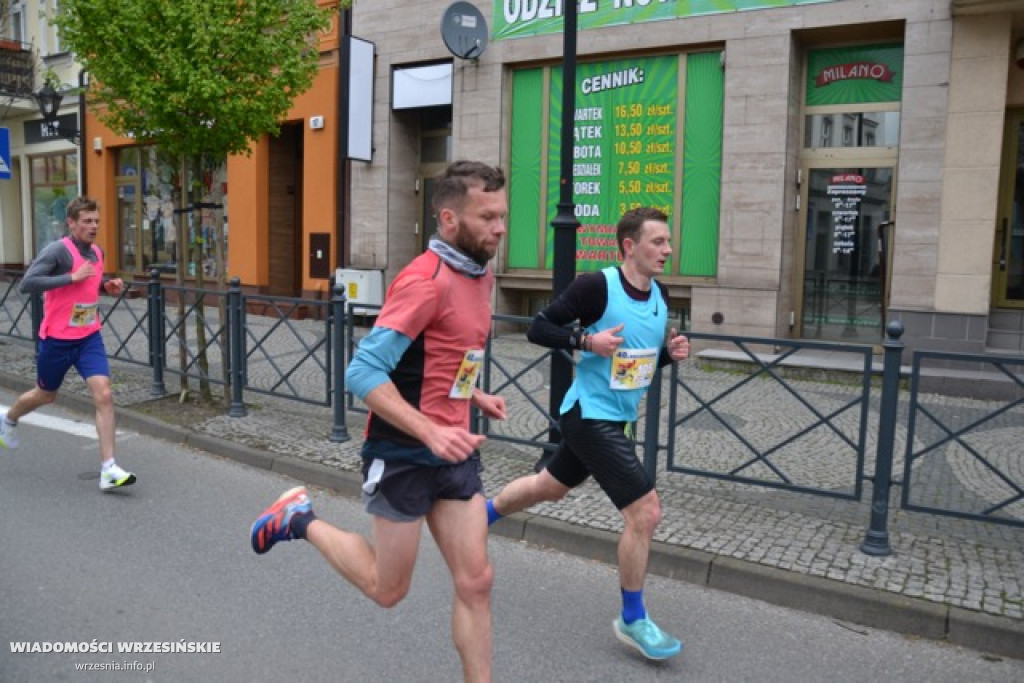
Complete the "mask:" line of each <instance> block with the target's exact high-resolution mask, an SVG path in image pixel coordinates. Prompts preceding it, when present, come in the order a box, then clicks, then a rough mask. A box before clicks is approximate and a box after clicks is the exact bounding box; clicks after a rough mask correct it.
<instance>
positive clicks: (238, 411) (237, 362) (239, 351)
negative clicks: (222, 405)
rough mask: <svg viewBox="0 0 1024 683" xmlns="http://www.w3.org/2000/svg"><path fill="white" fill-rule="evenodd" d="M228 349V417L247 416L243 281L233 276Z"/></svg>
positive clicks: (229, 291)
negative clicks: (244, 387) (244, 389)
mask: <svg viewBox="0 0 1024 683" xmlns="http://www.w3.org/2000/svg"><path fill="white" fill-rule="evenodd" d="M228 351H229V354H228V355H229V357H230V359H231V360H230V362H231V368H230V369H229V371H228V378H229V380H230V382H231V408H230V409H229V410H228V417H245V416H246V414H247V410H246V408H245V401H244V400H243V396H242V384H243V383H244V380H243V377H244V370H243V368H242V365H243V363H244V362H245V329H244V325H243V324H242V281H241V279H239V278H237V277H233V278H231V283H230V287H229V288H228Z"/></svg>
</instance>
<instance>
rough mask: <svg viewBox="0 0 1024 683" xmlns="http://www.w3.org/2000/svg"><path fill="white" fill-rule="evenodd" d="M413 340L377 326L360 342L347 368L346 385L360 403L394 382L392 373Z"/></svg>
mask: <svg viewBox="0 0 1024 683" xmlns="http://www.w3.org/2000/svg"><path fill="white" fill-rule="evenodd" d="M411 345H412V340H411V339H409V338H408V337H406V336H405V335H404V334H402V333H401V332H396V331H394V330H392V329H389V328H387V327H374V328H373V329H372V330H370V333H369V334H368V335H366V336H365V337H364V338H363V339H362V341H360V342H359V348H358V349H357V350H356V353H355V355H354V356H353V357H352V360H351V361H349V364H348V369H346V370H345V386H346V387H348V390H349V391H351V392H352V393H353V394H355V395H356V396H358V397H359V400H363V399H365V398H366V396H367V394H369V393H370V392H371V391H373V390H374V389H376V388H377V387H379V386H380V385H381V384H384V383H385V382H390V381H391V372H392V371H393V370H394V369H395V368H396V367H398V361H399V360H401V359H402V355H403V354H404V353H405V351H406V349H408V348H409V346H411Z"/></svg>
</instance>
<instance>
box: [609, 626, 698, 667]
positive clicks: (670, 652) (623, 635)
mask: <svg viewBox="0 0 1024 683" xmlns="http://www.w3.org/2000/svg"><path fill="white" fill-rule="evenodd" d="M612 627H613V628H614V629H615V637H616V638H618V639H619V640H621V641H622V642H624V643H625V644H626V645H629V646H630V647H633V648H636V649H637V650H639V651H640V653H641V654H642V655H643V656H644V657H647V659H668V658H669V657H672V656H674V655H677V654H679V652H680V651H681V650H682V649H683V644H682V643H680V642H679V641H678V640H676V639H675V638H673V637H672V636H670V635H669V634H667V633H665V632H664V631H662V630H661V629H660V628H658V625H657V624H655V623H654V622H653V621H651V620H650V619H637V620H636V621H634V622H633V623H632V624H627V623H626V622H624V621H622V617H621V616H620V617H619V618H618V619H616V620H615V622H614V623H613V624H612Z"/></svg>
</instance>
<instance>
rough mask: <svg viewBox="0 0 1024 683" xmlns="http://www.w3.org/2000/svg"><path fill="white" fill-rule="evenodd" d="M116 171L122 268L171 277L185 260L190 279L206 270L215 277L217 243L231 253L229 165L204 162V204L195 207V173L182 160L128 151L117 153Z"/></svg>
mask: <svg viewBox="0 0 1024 683" xmlns="http://www.w3.org/2000/svg"><path fill="white" fill-rule="evenodd" d="M116 168H117V171H116V172H117V176H116V178H115V183H116V185H117V198H118V201H117V228H118V246H119V253H118V265H119V269H120V270H121V271H123V272H126V273H136V274H138V275H139V276H146V275H148V274H149V271H150V270H152V269H156V270H157V271H159V272H160V273H164V274H168V275H170V274H174V273H176V272H177V268H178V262H179V261H180V260H181V259H184V260H185V263H186V266H185V274H186V276H188V277H194V276H195V275H196V271H197V268H200V267H201V268H202V269H203V274H204V276H206V277H208V278H212V277H216V276H217V275H218V267H217V258H216V249H217V242H218V239H220V240H221V241H222V248H223V250H224V251H223V253H224V254H225V255H226V254H227V163H226V161H225V160H224V159H221V160H219V161H211V160H209V159H203V160H202V162H201V164H200V171H199V175H200V177H199V178H198V182H199V184H200V186H201V187H202V197H201V200H200V203H199V206H193V205H192V196H191V195H190V194H189V191H188V190H189V188H190V187H192V172H191V170H190V169H188V168H187V165H186V163H185V162H184V161H183V160H182V159H181V157H177V156H171V155H168V154H166V153H165V152H163V151H161V150H160V149H159V148H158V147H156V146H153V145H148V146H142V147H128V148H124V149H122V150H120V151H119V152H118V156H117V164H116ZM179 226H180V227H181V229H182V232H181V233H179ZM182 234H183V235H184V244H181V243H180V242H179V235H182ZM225 258H226V256H225Z"/></svg>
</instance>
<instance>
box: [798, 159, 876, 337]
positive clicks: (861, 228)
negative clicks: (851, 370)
mask: <svg viewBox="0 0 1024 683" xmlns="http://www.w3.org/2000/svg"><path fill="white" fill-rule="evenodd" d="M804 175H805V177H806V178H807V182H806V183H804V184H803V188H802V192H803V197H802V198H801V199H802V204H803V206H805V207H806V209H805V211H804V215H805V216H806V220H805V226H806V234H805V236H804V240H803V254H802V256H803V259H802V260H803V282H802V294H801V295H800V296H799V297H798V300H799V301H800V311H799V317H798V319H799V321H800V336H801V337H803V338H805V339H821V340H827V341H847V342H858V343H871V344H875V343H878V342H879V341H881V339H882V328H883V321H884V309H885V305H884V297H885V294H886V292H885V287H884V286H883V285H884V283H885V280H886V272H885V270H886V268H885V266H886V264H887V263H888V262H891V260H890V259H888V258H887V257H886V255H885V254H883V253H882V251H883V248H884V247H883V245H885V244H886V243H889V242H890V241H889V240H888V239H887V238H888V235H887V234H886V233H887V230H888V228H889V227H890V225H891V224H890V223H889V220H890V217H891V215H892V196H893V186H892V185H893V178H894V168H893V167H892V166H871V167H864V166H860V167H845V168H842V167H833V168H807V169H805V171H804Z"/></svg>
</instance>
